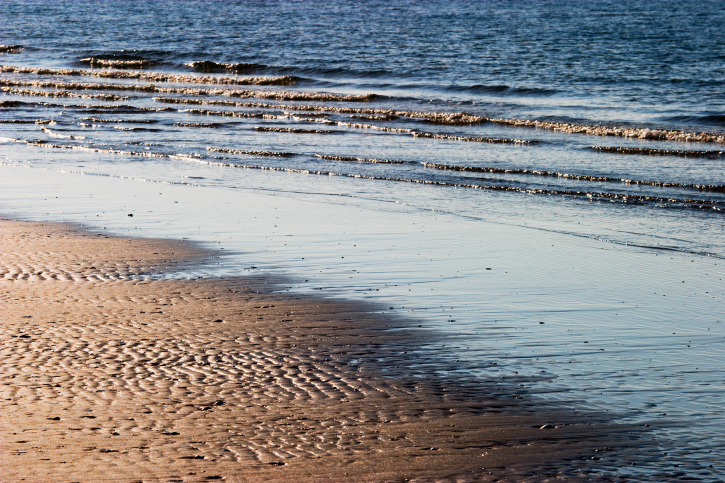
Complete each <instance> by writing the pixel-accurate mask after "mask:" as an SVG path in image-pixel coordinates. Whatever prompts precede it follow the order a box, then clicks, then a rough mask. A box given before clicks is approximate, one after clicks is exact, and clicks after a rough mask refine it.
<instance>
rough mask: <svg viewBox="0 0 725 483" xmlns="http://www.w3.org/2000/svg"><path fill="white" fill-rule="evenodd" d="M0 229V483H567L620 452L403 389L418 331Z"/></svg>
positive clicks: (516, 415) (45, 229)
mask: <svg viewBox="0 0 725 483" xmlns="http://www.w3.org/2000/svg"><path fill="white" fill-rule="evenodd" d="M0 226H1V229H0V233H1V237H2V242H1V243H2V254H3V255H2V268H0V280H1V283H2V287H3V290H2V325H1V327H2V355H1V358H0V360H1V361H2V362H1V364H2V371H0V374H1V375H0V377H1V378H2V401H1V409H0V411H1V413H2V428H1V430H0V435H1V437H0V452H1V453H0V454H2V464H1V467H2V469H1V472H2V475H1V477H0V479H2V481H8V482H10V481H35V482H44V481H87V482H92V481H119V482H120V481H129V482H130V481H145V482H147V481H216V480H221V481H293V480H295V481H327V480H329V481H407V480H411V481H433V480H435V481H486V480H491V481H546V480H548V479H551V480H554V479H557V478H559V479H560V478H562V477H565V478H566V479H570V480H571V481H576V480H578V479H579V478H577V476H576V473H577V471H579V470H581V469H585V468H586V462H587V461H590V460H592V459H594V460H597V461H598V460H600V459H607V458H612V459H616V458H621V457H622V454H621V451H620V450H621V448H623V447H624V446H628V445H631V444H632V438H633V436H632V431H633V429H632V428H626V427H624V426H622V425H619V426H615V425H613V424H611V423H607V422H606V421H605V420H604V419H601V418H600V419H597V417H596V416H593V415H591V414H588V415H584V414H575V413H573V412H572V411H567V410H564V409H561V408H560V409H558V410H557V409H552V408H545V407H541V406H540V405H539V404H538V403H536V400H535V399H534V398H532V397H530V396H526V395H522V394H514V393H510V394H505V392H503V391H502V390H501V388H499V389H497V390H494V389H493V388H491V387H485V386H481V385H477V384H475V383H471V382H470V381H469V382H468V383H466V381H456V380H450V379H448V380H446V379H442V378H436V377H434V376H431V375H430V372H432V371H428V373H429V375H428V377H415V376H416V374H415V370H414V367H415V363H416V361H411V360H410V358H409V356H408V355H407V354H406V348H410V347H414V346H415V345H416V344H417V343H418V342H419V341H418V340H417V338H419V337H420V336H418V335H416V331H415V330H414V328H415V327H417V326H416V325H414V324H412V323H411V321H406V320H403V319H400V318H395V317H391V316H387V315H382V314H381V313H380V311H377V313H374V311H375V307H374V306H370V305H364V304H361V303H358V302H356V303H352V302H345V301H339V300H336V301H333V300H326V299H323V298H310V297H305V298H303V297H301V296H295V295H289V294H287V295H280V294H275V293H270V292H269V290H263V287H269V285H266V286H265V285H264V283H265V281H264V280H261V279H252V278H249V279H227V280H223V279H206V280H171V279H159V278H150V277H144V276H141V275H144V274H146V275H148V274H151V273H159V272H162V271H171V270H174V269H177V268H178V267H180V266H183V265H184V264H188V263H193V262H194V261H198V260H199V259H202V258H204V257H211V256H216V254H215V253H213V252H210V251H205V250H203V249H201V248H199V247H197V246H195V245H192V244H190V243H186V242H180V241H168V240H149V239H133V238H121V237H108V236H104V235H99V234H96V233H92V232H89V231H84V230H82V229H80V228H77V227H73V226H71V225H64V224H45V223H43V224H40V223H29V222H18V221H2V224H1V225H0ZM378 309H379V308H378ZM391 329H395V330H391ZM418 375H419V374H418ZM599 463H601V461H599ZM577 468H578V469H579V470H575V469H577ZM581 474H582V475H583V474H584V473H581ZM557 481H559V480H557Z"/></svg>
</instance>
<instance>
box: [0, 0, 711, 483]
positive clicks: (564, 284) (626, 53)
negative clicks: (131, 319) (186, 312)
mask: <svg viewBox="0 0 725 483" xmlns="http://www.w3.org/2000/svg"><path fill="white" fill-rule="evenodd" d="M0 22H1V24H0V44H2V48H0V66H2V67H0V89H2V94H1V95H0V146H1V147H2V148H1V149H0V183H1V184H2V190H1V191H0V213H2V215H3V216H6V217H10V218H21V219H29V220H49V221H70V222H75V223H80V224H83V225H85V226H88V227H91V228H92V229H98V230H106V231H107V232H108V233H115V234H120V235H129V234H131V235H135V236H150V237H151V236H153V237H172V238H187V239H192V240H196V241H199V242H202V243H205V244H207V245H209V246H213V247H215V248H219V249H223V250H225V252H227V253H228V255H226V256H224V257H220V258H219V259H216V260H214V262H213V263H212V262H210V263H207V264H205V265H203V266H196V267H191V268H190V269H189V270H186V271H184V272H182V273H178V274H173V275H171V276H177V277H214V276H237V275H245V274H260V273H262V274H266V275H270V276H272V277H276V278H277V279H278V280H281V281H280V283H279V284H278V285H277V286H276V288H275V290H285V291H291V292H296V293H301V294H316V295H323V296H329V297H340V298H350V299H357V300H368V301H372V302H374V303H376V304H378V305H379V306H380V307H381V310H385V311H388V312H389V311H391V310H392V311H394V312H397V313H398V314H400V315H401V316H405V317H409V318H410V319H411V320H415V321H416V323H417V324H418V325H420V328H419V330H421V331H429V333H430V344H429V345H427V346H425V347H420V351H421V353H423V352H424V353H425V354H427V355H430V354H434V355H435V357H438V358H440V359H441V360H442V361H446V364H442V365H441V366H440V367H439V368H433V369H431V368H429V367H426V368H421V369H420V370H421V375H422V376H424V375H425V373H426V371H435V372H436V373H439V374H440V373H448V372H450V373H451V376H452V377H453V376H454V375H455V374H465V375H466V376H467V377H476V378H480V379H481V380H482V381H487V382H495V383H497V384H501V385H502V387H507V386H508V387H511V388H516V390H525V391H526V392H527V393H528V394H530V395H531V397H538V398H543V399H546V400H551V401H556V402H557V403H558V404H568V405H571V406H572V407H581V408H594V409H596V410H601V411H608V412H610V413H612V417H613V418H615V419H617V420H621V421H623V422H635V423H637V424H641V425H648V426H647V427H648V428H651V432H650V433H649V435H648V438H650V440H651V445H652V446H651V447H652V448H655V449H652V451H651V452H650V453H649V454H650V456H651V457H649V458H644V459H642V460H638V461H636V462H633V463H635V464H633V465H629V464H628V465H627V466H624V465H621V466H617V467H611V466H605V465H603V464H602V465H601V466H597V462H596V461H593V462H588V463H587V465H588V466H587V470H586V471H587V473H586V474H591V475H595V474H596V475H603V476H604V477H605V478H612V479H614V478H618V477H621V478H626V479H629V480H634V481H636V480H640V481H653V480H657V481H667V480H673V481H677V480H680V479H696V480H700V481H722V480H723V479H725V466H723V463H722V461H725V438H723V434H725V415H724V414H723V408H724V407H725V369H724V368H725V327H723V325H724V324H723V322H724V321H725V315H724V314H725V304H724V303H723V301H724V300H725V285H724V284H723V281H722V278H723V275H725V270H723V266H724V264H725V260H724V259H725V218H723V216H724V215H723V210H724V209H725V41H723V35H722V30H723V25H725V3H723V2H716V1H692V2H685V1H663V2H648V1H631V2H626V3H622V2H610V1H600V2H578V1H570V2H567V1H557V2H554V1H540V2H523V1H479V2H465V1H458V0H449V1H446V2H438V1H428V2H409V1H399V0H392V1H386V2H374V1H370V2H363V3H355V2H323V1H320V2H312V1H294V2H292V1H276V2H267V1H260V2H246V1H224V0H219V1H184V2H181V1H127V2H107V1H78V0H68V1H58V2H34V1H15V0H1V1H0Z"/></svg>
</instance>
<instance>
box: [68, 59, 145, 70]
mask: <svg viewBox="0 0 725 483" xmlns="http://www.w3.org/2000/svg"><path fill="white" fill-rule="evenodd" d="M78 62H80V63H82V64H88V65H90V66H91V67H103V68H106V69H148V68H149V67H152V66H154V65H155V64H156V62H154V61H153V60H145V59H139V60H121V59H100V58H98V57H86V58H85V59H81V60H79V61H78Z"/></svg>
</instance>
